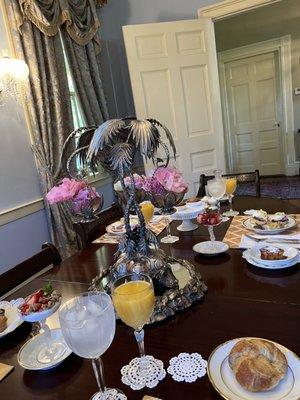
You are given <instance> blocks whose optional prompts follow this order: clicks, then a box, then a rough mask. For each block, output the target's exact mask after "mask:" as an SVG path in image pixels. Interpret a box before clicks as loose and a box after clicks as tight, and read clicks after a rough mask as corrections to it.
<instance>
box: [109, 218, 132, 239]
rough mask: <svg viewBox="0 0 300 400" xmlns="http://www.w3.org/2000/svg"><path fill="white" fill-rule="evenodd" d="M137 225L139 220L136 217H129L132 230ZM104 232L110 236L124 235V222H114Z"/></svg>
mask: <svg viewBox="0 0 300 400" xmlns="http://www.w3.org/2000/svg"><path fill="white" fill-rule="evenodd" d="M138 224H139V220H138V217H137V216H134V217H130V226H131V227H132V228H134V227H136V226H137V225H138ZM105 229H106V232H107V233H110V234H111V235H124V234H125V233H126V228H125V222H124V221H116V222H113V223H112V224H110V225H108V226H107V227H106V228H105Z"/></svg>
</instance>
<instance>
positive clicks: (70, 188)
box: [46, 178, 87, 204]
mask: <svg viewBox="0 0 300 400" xmlns="http://www.w3.org/2000/svg"><path fill="white" fill-rule="evenodd" d="M86 186H87V184H86V182H84V181H77V180H76V179H69V178H64V179H63V180H62V183H61V184H60V185H58V186H53V188H52V189H51V190H49V192H48V193H47V195H46V199H47V200H48V202H49V204H55V203H60V202H62V201H67V200H72V199H73V198H74V197H75V196H76V195H77V194H78V193H79V192H80V191H81V190H82V189H83V188H85V187H86Z"/></svg>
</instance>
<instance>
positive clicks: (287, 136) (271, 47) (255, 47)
mask: <svg viewBox="0 0 300 400" xmlns="http://www.w3.org/2000/svg"><path fill="white" fill-rule="evenodd" d="M271 52H278V58H279V80H280V86H281V91H282V103H283V104H282V106H283V107H282V108H283V109H282V115H283V124H282V135H283V138H282V139H283V140H282V142H283V152H284V159H283V160H284V165H285V173H286V175H295V173H297V162H296V154H295V146H294V106H293V88H292V70H291V36H290V35H286V36H281V37H279V38H276V39H271V40H266V41H263V42H258V43H254V44H250V45H247V46H242V47H237V48H235V49H230V50H225V51H222V52H220V53H218V64H219V75H220V90H221V99H222V108H223V123H224V134H225V143H226V147H227V163H228V168H229V171H230V172H232V170H233V157H232V138H231V135H230V122H229V112H228V111H229V109H228V103H227V92H226V77H225V64H226V63H228V62H230V61H235V60H239V59H242V58H246V57H251V56H256V55H261V54H265V53H271Z"/></svg>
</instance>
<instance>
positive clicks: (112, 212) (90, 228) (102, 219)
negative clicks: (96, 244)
mask: <svg viewBox="0 0 300 400" xmlns="http://www.w3.org/2000/svg"><path fill="white" fill-rule="evenodd" d="M122 215H123V212H122V209H121V207H120V205H119V204H118V203H113V204H112V205H111V207H109V208H107V209H106V210H103V211H101V212H100V214H99V215H98V216H97V218H95V219H94V220H92V221H89V222H74V223H73V228H74V230H75V232H76V238H77V246H78V248H79V249H80V250H82V249H85V248H86V247H87V246H88V245H89V244H91V243H92V242H93V240H95V239H97V238H98V237H99V236H100V235H102V234H103V233H104V232H105V228H106V226H107V225H108V224H109V223H111V222H114V221H116V220H117V219H119V218H120V217H122Z"/></svg>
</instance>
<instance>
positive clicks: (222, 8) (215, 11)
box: [198, 0, 299, 175]
mask: <svg viewBox="0 0 300 400" xmlns="http://www.w3.org/2000/svg"><path fill="white" fill-rule="evenodd" d="M279 1H282V0H223V1H221V2H217V1H216V3H215V4H212V5H210V6H204V7H201V8H199V9H198V18H200V17H206V18H208V19H210V20H211V22H212V23H214V22H215V21H217V20H220V19H224V18H226V17H229V16H232V15H238V14H242V13H244V12H246V11H250V10H254V9H255V8H258V7H263V6H267V5H270V4H273V3H278V2H279ZM287 62H288V60H287ZM283 65H284V64H283ZM287 74H289V75H290V77H289V78H288V79H287V80H288V81H290V85H289V87H288V88H287V89H288V91H287V92H286V99H285V103H284V108H285V110H283V111H284V112H286V114H287V118H286V124H287V125H288V130H287V131H286V134H285V140H284V142H286V143H287V149H289V151H290V153H289V154H285V157H286V158H287V159H288V160H287V165H286V175H296V174H297V173H298V169H299V162H298V161H296V153H295V145H294V129H295V128H294V106H293V90H292V81H291V66H290V67H289V68H288V69H287ZM283 92H284V91H283Z"/></svg>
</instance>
